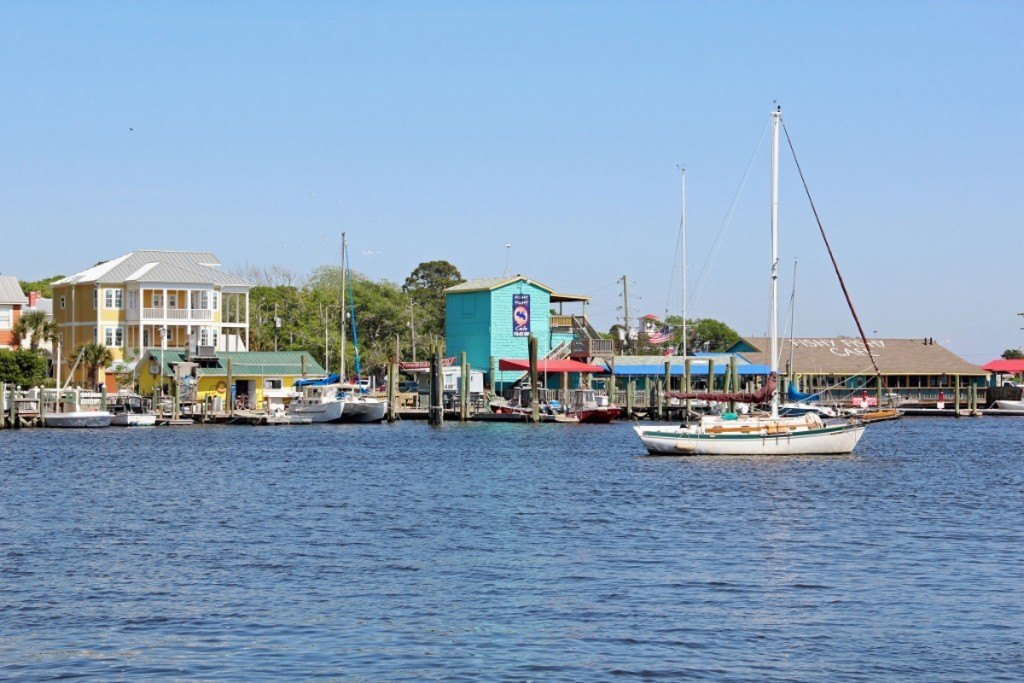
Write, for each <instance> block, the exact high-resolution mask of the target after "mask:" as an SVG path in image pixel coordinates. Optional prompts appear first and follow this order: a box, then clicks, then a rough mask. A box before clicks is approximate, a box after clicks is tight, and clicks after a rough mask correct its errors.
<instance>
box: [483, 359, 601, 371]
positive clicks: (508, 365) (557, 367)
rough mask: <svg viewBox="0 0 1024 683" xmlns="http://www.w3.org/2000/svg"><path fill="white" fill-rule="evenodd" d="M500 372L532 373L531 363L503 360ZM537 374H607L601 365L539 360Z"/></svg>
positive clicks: (519, 360) (499, 365) (500, 364)
mask: <svg viewBox="0 0 1024 683" xmlns="http://www.w3.org/2000/svg"><path fill="white" fill-rule="evenodd" d="M498 369H499V370H519V371H522V372H529V371H530V361H528V360H526V359H525V358H502V359H501V360H500V361H498ZM537 372H541V373H543V372H546V373H548V374H555V373H559V372H605V369H604V368H603V367H601V366H600V365H590V364H589V363H581V362H579V361H578V360H569V359H563V360H538V361H537Z"/></svg>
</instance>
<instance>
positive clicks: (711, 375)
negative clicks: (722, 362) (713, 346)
mask: <svg viewBox="0 0 1024 683" xmlns="http://www.w3.org/2000/svg"><path fill="white" fill-rule="evenodd" d="M714 390H715V359H714V358H708V391H714Z"/></svg>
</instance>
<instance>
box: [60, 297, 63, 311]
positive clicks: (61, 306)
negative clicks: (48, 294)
mask: <svg viewBox="0 0 1024 683" xmlns="http://www.w3.org/2000/svg"><path fill="white" fill-rule="evenodd" d="M60 310H62V311H63V310H64V297H63V296H62V297H61V298H60Z"/></svg>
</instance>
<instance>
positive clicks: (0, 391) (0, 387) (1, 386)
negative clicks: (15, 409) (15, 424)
mask: <svg viewBox="0 0 1024 683" xmlns="http://www.w3.org/2000/svg"><path fill="white" fill-rule="evenodd" d="M6 400H7V383H6V382H0V429H3V428H5V427H6V426H7V415H6V412H5V411H4V408H6V407H7V406H6V405H4V403H3V402H4V401H6Z"/></svg>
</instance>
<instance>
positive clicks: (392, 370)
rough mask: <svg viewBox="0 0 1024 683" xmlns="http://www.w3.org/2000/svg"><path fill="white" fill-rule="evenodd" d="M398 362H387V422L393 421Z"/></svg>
mask: <svg viewBox="0 0 1024 683" xmlns="http://www.w3.org/2000/svg"><path fill="white" fill-rule="evenodd" d="M397 382H398V363H397V362H395V361H392V362H390V363H388V422H394V421H395V402H396V401H397V400H398V391H397V389H398V387H397V386H396V385H397Z"/></svg>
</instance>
